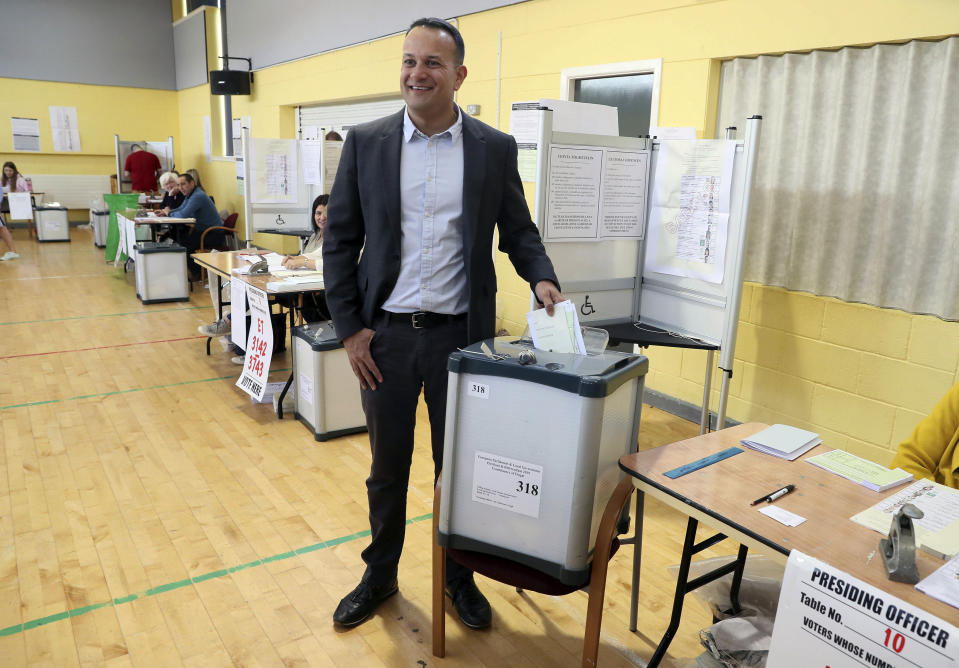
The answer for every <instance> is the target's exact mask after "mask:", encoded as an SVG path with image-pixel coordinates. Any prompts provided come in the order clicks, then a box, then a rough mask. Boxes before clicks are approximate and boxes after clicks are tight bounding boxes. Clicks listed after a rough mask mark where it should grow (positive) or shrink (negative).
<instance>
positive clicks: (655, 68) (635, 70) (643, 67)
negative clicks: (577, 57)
mask: <svg viewBox="0 0 959 668" xmlns="http://www.w3.org/2000/svg"><path fill="white" fill-rule="evenodd" d="M627 74H652V75H653V96H652V100H651V101H650V105H649V107H650V108H649V127H650V129H652V128H655V127H659V86H660V80H661V79H662V75H663V59H662V58H649V59H647V60H631V61H628V62H623V63H605V64H603V65H586V66H585V67H567V68H566V69H564V70H563V71H562V72H561V73H560V89H559V99H561V100H572V99H573V93H574V92H575V90H576V82H577V81H579V80H581V79H599V78H602V77H616V76H623V75H627Z"/></svg>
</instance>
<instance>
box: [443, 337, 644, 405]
mask: <svg viewBox="0 0 959 668" xmlns="http://www.w3.org/2000/svg"><path fill="white" fill-rule="evenodd" d="M483 343H485V344H486V346H487V347H488V348H489V350H490V351H491V352H492V353H493V355H494V356H495V358H490V357H488V356H487V355H486V353H485V352H483V350H482V345H483ZM524 350H532V351H533V353H534V354H535V355H536V362H535V363H533V364H520V362H519V354H520V353H521V352H522V351H524ZM446 368H447V369H448V370H449V371H452V372H454V373H473V374H480V375H486V376H499V377H501V378H517V379H521V380H525V381H527V382H530V383H538V384H540V385H548V386H549V387H555V388H557V389H560V390H565V391H566V392H571V393H573V394H578V395H579V396H581V397H606V396H609V395H610V394H612V393H613V392H614V391H615V390H616V388H618V387H619V386H620V385H622V384H623V383H625V382H627V381H629V380H631V379H633V378H636V377H638V376H644V375H646V372H647V371H648V370H649V360H648V359H647V358H646V356H645V355H631V354H628V353H621V352H617V351H614V350H608V351H606V352H603V353H600V354H598V355H576V354H574V353H552V352H547V351H544V350H535V349H534V348H533V344H532V342H531V341H525V340H521V339H519V338H518V337H515V336H501V337H497V338H495V339H486V341H478V342H476V343H474V344H472V345H469V346H467V347H466V348H463V349H461V350H458V351H456V352H454V353H453V354H451V355H450V356H449V360H448V361H447V366H446Z"/></svg>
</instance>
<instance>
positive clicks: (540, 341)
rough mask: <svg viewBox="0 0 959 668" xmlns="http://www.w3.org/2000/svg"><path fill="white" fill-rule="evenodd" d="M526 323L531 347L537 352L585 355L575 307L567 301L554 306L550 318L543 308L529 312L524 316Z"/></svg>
mask: <svg viewBox="0 0 959 668" xmlns="http://www.w3.org/2000/svg"><path fill="white" fill-rule="evenodd" d="M526 322H527V323H528V324H529V333H530V335H531V336H532V337H533V347H535V348H536V349H537V350H548V351H550V352H554V353H576V354H578V355H585V354H586V344H585V343H584V342H583V332H582V330H580V328H579V317H578V316H577V315H576V306H575V305H574V304H573V302H571V301H569V300H568V299H567V300H566V301H563V302H560V303H559V304H556V305H555V309H554V313H553V315H552V316H550V315H548V314H547V313H546V309H544V308H541V309H537V310H535V311H530V312H529V313H527V314H526Z"/></svg>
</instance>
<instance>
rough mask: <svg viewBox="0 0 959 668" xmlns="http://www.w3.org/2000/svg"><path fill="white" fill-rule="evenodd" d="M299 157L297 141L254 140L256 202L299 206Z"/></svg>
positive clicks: (253, 174)
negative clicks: (297, 161)
mask: <svg viewBox="0 0 959 668" xmlns="http://www.w3.org/2000/svg"><path fill="white" fill-rule="evenodd" d="M296 153H297V150H296V140H295V139H254V140H253V164H252V166H251V170H250V171H251V176H252V178H253V189H252V190H253V201H254V202H256V203H260V204H265V203H285V204H295V203H296V201H297V181H298V177H299V171H298V166H297V164H296Z"/></svg>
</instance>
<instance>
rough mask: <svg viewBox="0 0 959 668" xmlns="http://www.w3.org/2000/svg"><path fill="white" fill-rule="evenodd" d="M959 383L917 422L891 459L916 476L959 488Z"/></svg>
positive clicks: (894, 465)
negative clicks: (958, 445) (958, 444)
mask: <svg viewBox="0 0 959 668" xmlns="http://www.w3.org/2000/svg"><path fill="white" fill-rule="evenodd" d="M957 443H959V383H956V384H955V385H953V386H952V388H951V389H950V390H949V391H948V392H946V394H945V396H944V397H942V398H941V399H940V400H939V403H937V404H936V405H935V407H934V408H933V409H932V413H930V414H929V415H927V416H926V417H924V418H923V419H922V420H920V421H919V424H917V425H916V428H915V429H914V430H913V432H912V435H911V436H909V438H907V439H906V440H905V441H903V442H902V443H900V444H899V449H898V450H897V451H896V456H895V457H894V458H893V460H892V464H891V465H890V466H892V467H893V468H895V467H897V466H898V467H899V468H901V469H903V470H904V471H908V472H909V473H911V474H913V475H914V476H916V478H929V479H930V480H933V481H934V482H938V483H939V484H941V485H946V486H948V487H954V488H957V489H959V447H957Z"/></svg>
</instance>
